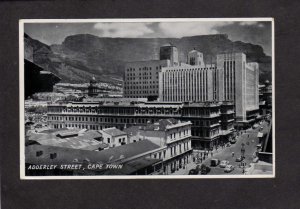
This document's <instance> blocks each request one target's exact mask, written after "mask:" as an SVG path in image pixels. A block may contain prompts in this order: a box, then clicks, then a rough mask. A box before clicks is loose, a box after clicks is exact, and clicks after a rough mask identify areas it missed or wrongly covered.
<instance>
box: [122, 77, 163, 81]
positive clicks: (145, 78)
mask: <svg viewBox="0 0 300 209" xmlns="http://www.w3.org/2000/svg"><path fill="white" fill-rule="evenodd" d="M158 78H159V77H158V76H156V79H158ZM138 79H139V80H148V79H155V76H153V77H151V76H150V77H147V76H146V77H129V78H126V80H130V81H132V80H138Z"/></svg>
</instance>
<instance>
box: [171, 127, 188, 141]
mask: <svg viewBox="0 0 300 209" xmlns="http://www.w3.org/2000/svg"><path fill="white" fill-rule="evenodd" d="M188 133H189V131H188V130H187V129H185V130H182V131H178V132H177V133H172V134H170V138H171V140H175V139H176V135H177V136H178V137H180V138H181V137H183V136H187V135H188Z"/></svg>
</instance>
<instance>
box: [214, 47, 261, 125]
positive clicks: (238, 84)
mask: <svg viewBox="0 0 300 209" xmlns="http://www.w3.org/2000/svg"><path fill="white" fill-rule="evenodd" d="M217 69H218V71H217V73H218V74H217V82H218V84H217V86H218V89H217V95H218V96H217V98H216V99H217V100H218V101H234V104H235V113H236V115H235V116H236V122H237V125H238V126H242V127H245V126H246V127H247V126H249V125H250V124H252V123H253V122H255V120H256V117H257V116H258V113H259V92H258V84H259V83H258V80H259V68H258V63H255V62H248V63H247V60H246V55H245V54H243V53H232V54H219V55H217Z"/></svg>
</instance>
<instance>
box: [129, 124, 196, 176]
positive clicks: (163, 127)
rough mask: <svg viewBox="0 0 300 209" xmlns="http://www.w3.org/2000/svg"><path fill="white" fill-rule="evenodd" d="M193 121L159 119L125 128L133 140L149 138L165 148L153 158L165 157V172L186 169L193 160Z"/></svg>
mask: <svg viewBox="0 0 300 209" xmlns="http://www.w3.org/2000/svg"><path fill="white" fill-rule="evenodd" d="M191 125H192V123H191V122H189V121H188V122H181V121H179V120H175V119H164V120H159V121H158V122H156V123H154V124H147V125H144V126H138V127H136V126H135V127H134V126H133V127H130V128H128V129H125V131H126V132H127V134H128V135H129V137H130V138H132V141H136V139H137V138H139V139H140V140H145V139H146V140H149V141H151V142H153V143H155V144H157V145H159V146H160V147H162V148H163V152H162V153H158V155H156V153H154V154H153V155H152V157H153V158H155V159H156V158H158V159H163V171H164V173H165V174H170V173H174V172H175V171H176V170H179V169H184V168H185V166H186V164H188V163H189V162H190V161H191V155H192V147H191V136H192V135H191ZM140 140H139V141H140Z"/></svg>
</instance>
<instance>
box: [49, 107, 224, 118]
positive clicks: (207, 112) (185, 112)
mask: <svg viewBox="0 0 300 209" xmlns="http://www.w3.org/2000/svg"><path fill="white" fill-rule="evenodd" d="M48 110H49V112H54V110H56V109H55V108H54V109H52V108H49V109H48ZM61 111H62V112H64V113H79V114H80V113H82V114H86V113H93V114H114V115H123V114H124V115H135V114H136V113H137V114H148V113H151V114H181V115H182V116H214V115H215V116H220V108H218V107H215V108H209V109H207V108H205V109H203V108H189V109H186V108H183V109H179V108H136V107H133V108H122V107H114V108H110V107H97V108H96V107H93V108H92V107H91V108H77V107H74V108H72V107H71V108H65V109H61ZM49 117H50V118H49V119H52V120H62V116H49ZM70 117H72V116H70ZM69 120H71V119H69ZM75 120H76V119H75Z"/></svg>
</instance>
